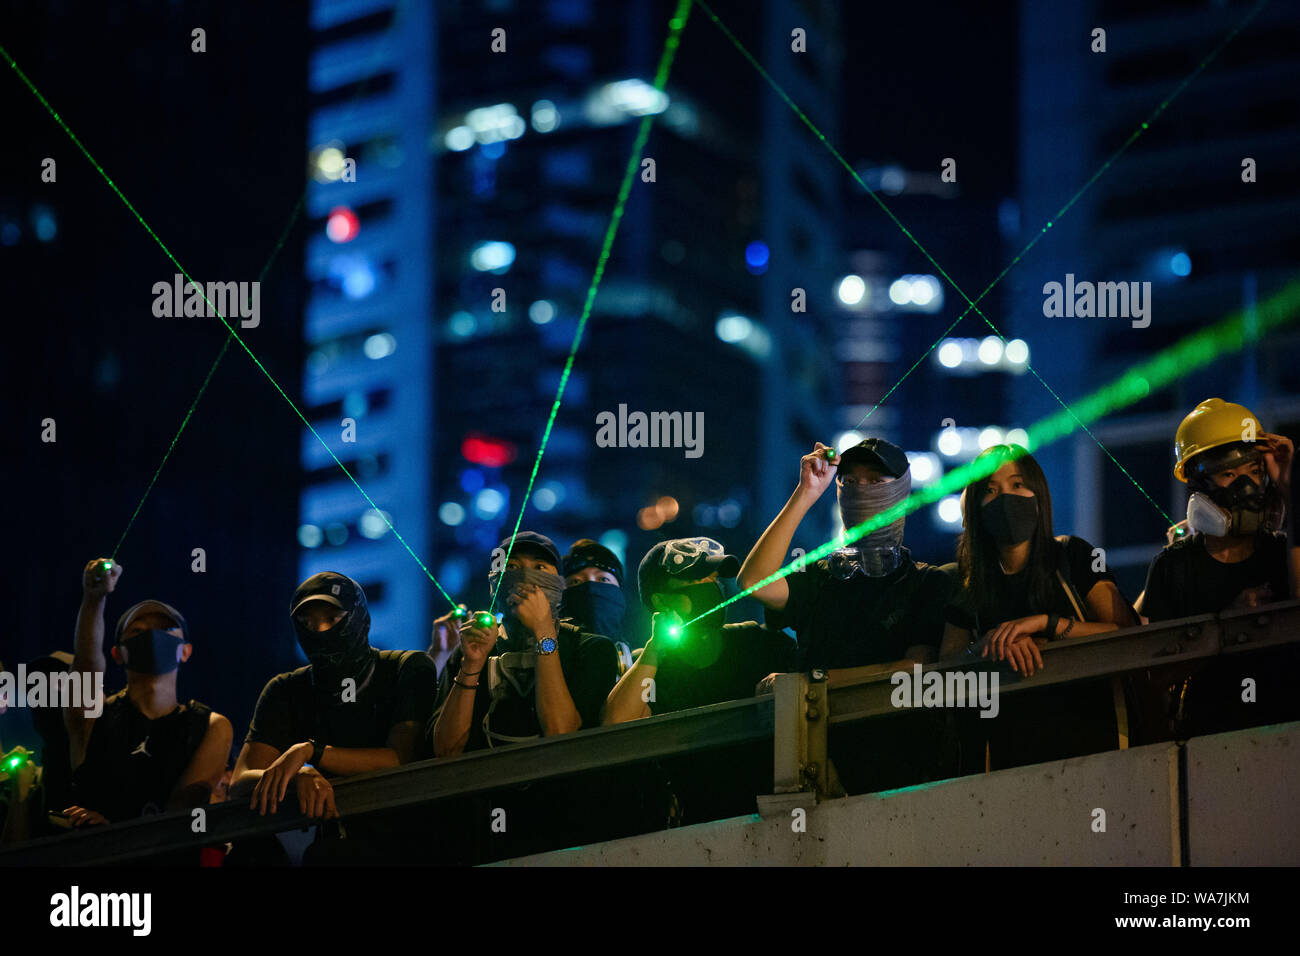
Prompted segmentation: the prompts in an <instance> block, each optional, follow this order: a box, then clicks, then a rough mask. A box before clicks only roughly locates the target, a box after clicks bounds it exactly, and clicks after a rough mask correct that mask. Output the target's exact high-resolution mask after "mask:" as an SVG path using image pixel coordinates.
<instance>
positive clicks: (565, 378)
mask: <svg viewBox="0 0 1300 956" xmlns="http://www.w3.org/2000/svg"><path fill="white" fill-rule="evenodd" d="M690 12H691V0H678V2H677V10H676V12H675V13H674V14H673V18H672V19H671V20H669V21H668V38H667V39H666V40H665V41H664V48H663V52H662V53H660V55H659V66H658V69H656V71H655V78H654V88H655V89H656V90H658V91H659V92H661V93H662V92H663V89H664V86H665V85H666V84H667V83H668V73H669V71H670V70H671V69H672V65H673V59H674V57H675V56H676V54H677V47H678V45H679V44H680V43H681V35H682V31H683V30H684V29H686V19H687V17H688V15H689V14H690ZM653 121H654V114H653V113H651V114H649V115H647V116H644V117H642V119H641V124H640V126H639V127H638V129H637V134H636V141H635V142H634V143H633V145H632V155H631V156H629V157H628V160H627V168H626V169H625V170H624V172H623V182H622V185H620V186H619V190H618V200H617V201H616V202H615V203H614V212H613V213H612V214H611V215H610V219H609V225H608V226H606V227H605V239H604V241H603V242H602V243H601V247H600V256H599V257H598V258H597V260H596V272H595V274H594V275H593V276H592V277H591V284H590V285H588V286H587V297H586V299H585V301H584V302H583V305H582V316H581V317H580V318H579V319H578V328H577V329H576V330H575V331H574V333H573V342H572V344H570V346H569V355H568V358H566V359H565V361H564V371H563V372H561V373H560V385H559V388H558V389H556V392H555V401H554V402H553V403H552V404H551V413H550V415H549V417H548V418H547V419H546V428H545V429H544V430H543V432H542V440H541V443H540V444H539V445H538V446H537V457H536V459H534V461H533V470H532V473H531V474H530V475H529V476H528V487H527V488H525V489H524V497H523V500H522V501H521V502H520V504H519V516H518V517H517V518H515V527H514V530H513V531H511V532H510V543H509V544H508V545H507V546H506V558H505V560H506V562H507V563H508V562H509V561H510V553H511V552H512V551H513V550H514V546H515V535H517V534H518V533H519V526H520V525H521V524H522V523H523V520H524V511H525V510H526V509H527V508H528V501H529V499H530V498H531V497H532V494H533V483H534V482H535V481H536V480H537V472H538V470H539V469H540V468H541V467H542V456H543V455H545V454H546V445H547V443H548V442H549V441H550V440H551V429H552V428H554V427H555V419H556V416H557V415H559V413H560V403H561V402H562V401H563V399H564V390H565V388H566V387H567V386H568V384H569V375H570V373H571V372H572V371H573V361H574V359H575V358H576V357H577V354H578V346H579V345H581V344H582V333H583V331H584V330H585V329H586V327H587V320H588V318H589V317H590V316H591V307H592V305H593V304H594V303H595V301H596V290H597V289H599V288H600V280H601V278H602V277H603V276H604V274H605V264H606V263H607V262H608V261H609V251H610V249H611V248H612V247H613V245H614V236H615V235H617V233H618V224H619V222H620V221H621V220H622V218H623V207H624V205H626V203H627V197H628V195H629V193H630V192H631V190H632V181H633V177H634V176H635V175H636V171H637V169H638V167H639V166H640V164H641V151H642V150H643V149H644V148H645V144H646V140H647V139H648V138H649V136H650V126H651V124H652V123H653ZM502 580H503V579H502V578H498V579H497V583H496V587H494V588H493V589H492V600H491V601H489V602H488V607H489V608H495V607H496V606H497V595H498V594H499V593H500V591H501V581H502Z"/></svg>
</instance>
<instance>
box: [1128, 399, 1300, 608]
mask: <svg viewBox="0 0 1300 956" xmlns="http://www.w3.org/2000/svg"><path fill="white" fill-rule="evenodd" d="M1244 439H1253V440H1244ZM1292 452H1293V446H1292V443H1291V440H1290V439H1289V438H1284V437H1283V436H1281V435H1270V434H1268V433H1266V432H1265V431H1264V429H1263V426H1262V425H1261V424H1260V421H1259V419H1258V418H1256V417H1255V415H1254V414H1253V413H1252V412H1251V411H1250V410H1249V409H1248V408H1245V407H1244V406H1242V405H1236V404H1233V403H1231V402H1225V401H1223V400H1222V399H1219V398H1211V399H1207V400H1206V401H1204V402H1201V404H1199V405H1197V406H1196V408H1195V409H1194V410H1193V411H1192V413H1191V414H1190V415H1188V416H1187V417H1186V418H1184V419H1183V421H1182V424H1181V425H1179V426H1178V432H1177V434H1176V436H1175V438H1174V453H1175V455H1176V456H1177V459H1178V462H1177V464H1176V465H1175V466H1174V477H1176V478H1177V479H1178V480H1179V481H1182V482H1183V483H1185V484H1186V485H1187V487H1188V489H1189V490H1190V491H1191V492H1192V494H1191V497H1190V498H1189V499H1188V503H1187V522H1186V526H1185V527H1186V529H1187V530H1186V533H1183V534H1181V535H1179V534H1178V530H1179V528H1180V527H1181V526H1175V529H1174V532H1175V537H1174V540H1173V542H1172V543H1171V544H1170V545H1169V546H1168V547H1166V548H1165V549H1164V550H1163V551H1162V552H1161V553H1160V554H1158V555H1156V557H1155V560H1153V561H1152V562H1151V567H1150V569H1149V571H1148V572H1147V586H1146V591H1145V593H1144V596H1143V598H1142V602H1141V604H1142V606H1141V611H1142V614H1143V615H1144V616H1145V617H1146V618H1147V619H1148V620H1150V621H1163V620H1168V619H1170V618H1176V617H1187V616H1189V615H1193V614H1209V613H1212V612H1215V611H1222V610H1224V609H1225V608H1229V607H1254V606H1258V605H1260V604H1267V603H1268V602H1270V601H1283V600H1286V599H1287V598H1288V597H1290V596H1291V595H1292V594H1293V593H1294V592H1293V590H1292V587H1291V583H1290V570H1289V562H1288V559H1287V540H1286V536H1285V534H1283V533H1282V528H1283V524H1284V522H1285V514H1286V507H1285V505H1286V503H1287V502H1288V501H1289V500H1290V497H1291V458H1292Z"/></svg>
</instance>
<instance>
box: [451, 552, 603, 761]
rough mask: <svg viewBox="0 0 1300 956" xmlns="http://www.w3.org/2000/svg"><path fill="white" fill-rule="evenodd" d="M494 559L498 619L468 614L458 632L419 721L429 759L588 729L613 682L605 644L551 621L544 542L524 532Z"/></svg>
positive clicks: (553, 587) (554, 598)
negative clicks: (484, 623)
mask: <svg viewBox="0 0 1300 956" xmlns="http://www.w3.org/2000/svg"><path fill="white" fill-rule="evenodd" d="M498 552H499V553H500V554H501V555H502V556H503V557H505V559H506V560H505V564H504V567H498V568H496V569H494V570H492V571H490V572H489V575H488V581H489V584H490V586H491V588H492V591H493V593H495V594H497V595H498V599H499V602H500V603H501V604H502V605H503V607H504V611H503V612H502V614H501V617H500V618H499V620H498V622H497V623H495V624H494V625H493V626H491V627H486V628H485V627H481V626H479V625H477V624H475V621H474V616H473V615H471V616H469V617H467V618H466V619H465V620H464V621H462V622H461V623H460V625H459V637H460V646H459V647H457V648H456V649H455V650H454V651H452V654H451V657H450V658H449V659H448V661H447V667H446V669H445V670H444V671H443V675H442V682H441V685H440V687H439V691H438V705H437V710H436V712H435V714H434V716H433V718H432V719H431V720H430V722H429V729H428V738H429V746H430V747H431V749H432V751H433V754H434V756H435V757H450V756H453V755H455V754H459V753H462V752H465V751H470V750H480V749H482V748H485V747H492V746H500V745H502V744H509V743H516V742H519V741H523V740H532V739H534V738H536V737H539V736H541V737H552V736H555V735H557V734H567V733H572V732H573V731H575V730H580V729H582V728H584V727H597V726H599V725H600V708H601V705H602V704H603V703H604V701H605V696H606V695H607V694H608V693H609V689H610V688H611V687H612V686H614V682H615V680H616V679H617V677H618V663H617V656H616V652H615V650H614V645H613V643H612V642H611V641H610V640H609V639H608V638H606V637H602V636H600V635H597V634H590V633H587V632H584V631H581V630H579V629H578V628H577V627H575V626H574V625H572V624H568V623H564V622H557V618H558V616H559V607H560V600H561V596H562V594H563V591H564V579H563V578H562V577H560V575H559V573H558V572H559V569H560V566H561V562H560V552H559V549H558V548H556V547H555V544H554V543H553V542H552V541H551V539H550V538H547V537H546V536H544V535H540V534H537V533H535V532H531V531H524V532H520V533H519V534H518V535H516V536H515V538H514V539H513V544H512V543H511V539H509V538H507V539H505V540H504V541H502V542H501V546H500V548H499V549H498ZM494 650H495V651H496V653H495V654H493V651H494Z"/></svg>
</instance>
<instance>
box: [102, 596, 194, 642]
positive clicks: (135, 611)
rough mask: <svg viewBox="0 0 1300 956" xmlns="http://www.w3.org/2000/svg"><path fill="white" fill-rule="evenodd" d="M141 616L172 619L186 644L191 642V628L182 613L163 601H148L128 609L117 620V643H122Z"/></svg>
mask: <svg viewBox="0 0 1300 956" xmlns="http://www.w3.org/2000/svg"><path fill="white" fill-rule="evenodd" d="M141 614H161V615H162V616H163V617H166V618H170V619H171V620H172V623H173V624H175V625H176V626H177V627H179V628H180V629H181V634H182V636H183V637H184V640H185V643H186V644H188V643H189V642H190V628H189V625H188V624H186V623H185V618H183V617H182V616H181V612H180V611H178V610H176V608H174V607H172V606H171V605H170V604H164V603H163V602H162V601H154V600H148V601H141V602H140V603H139V604H136V605H134V606H132V607H129V608H127V609H126V611H125V612H124V613H123V614H122V616H121V617H119V618H118V619H117V629H116V630H115V631H114V632H113V639H114V640H115V641H117V643H119V644H121V643H122V636H123V635H124V634H126V629H127V627H128V626H130V624H131V622H132V621H134V620H135V619H136V618H137V617H139V616H140V615H141Z"/></svg>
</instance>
